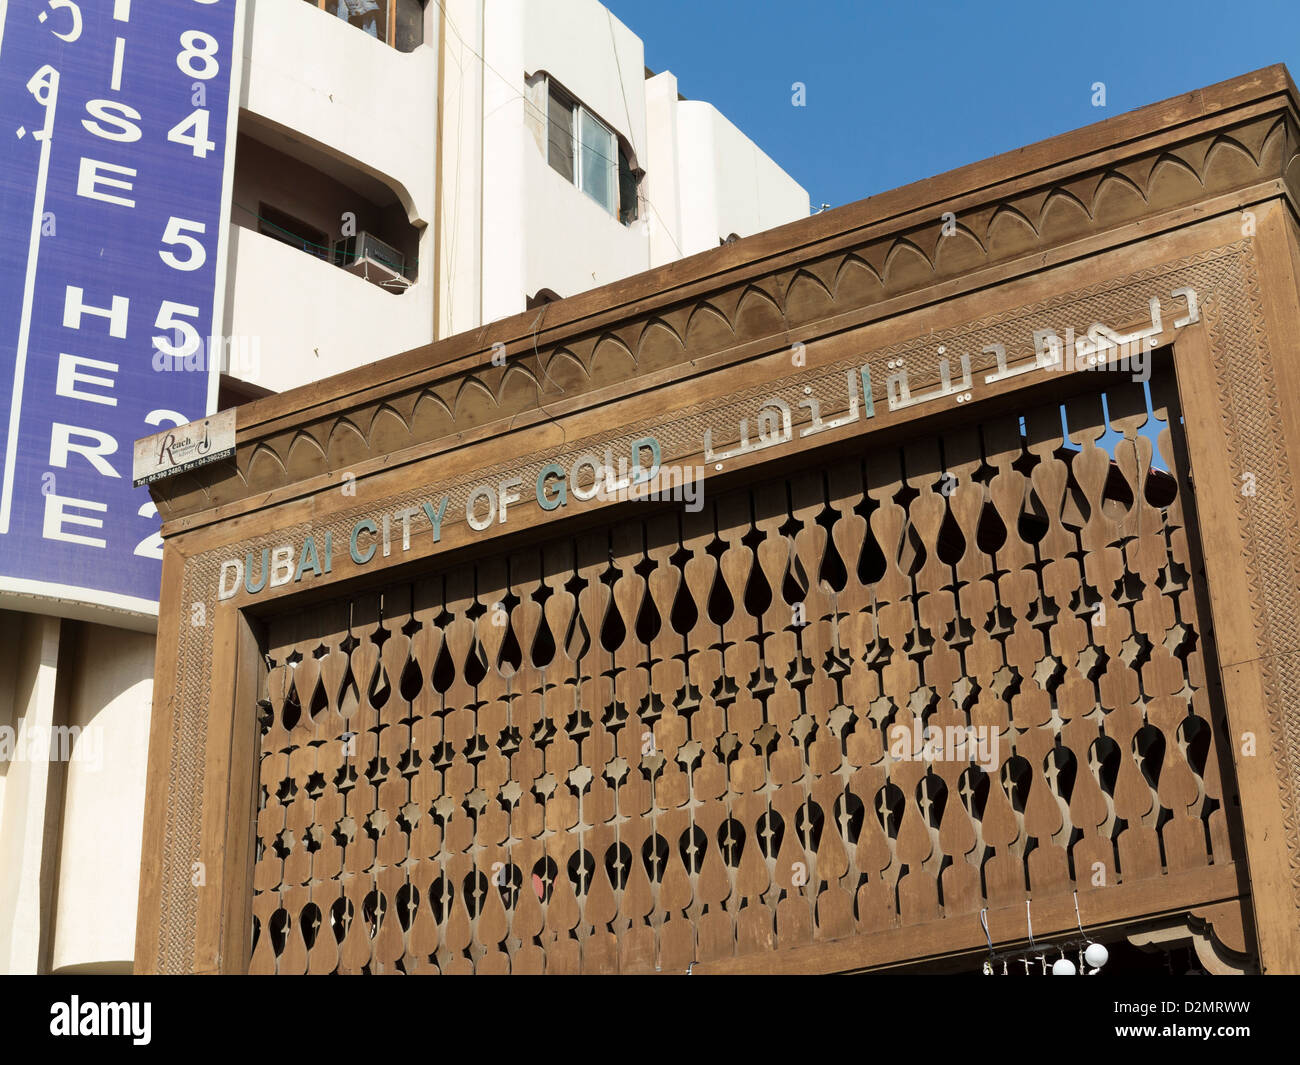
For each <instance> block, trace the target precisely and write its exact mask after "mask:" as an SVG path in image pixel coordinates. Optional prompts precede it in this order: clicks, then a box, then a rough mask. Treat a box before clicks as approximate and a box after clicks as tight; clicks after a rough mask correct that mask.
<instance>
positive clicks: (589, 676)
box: [251, 371, 1238, 973]
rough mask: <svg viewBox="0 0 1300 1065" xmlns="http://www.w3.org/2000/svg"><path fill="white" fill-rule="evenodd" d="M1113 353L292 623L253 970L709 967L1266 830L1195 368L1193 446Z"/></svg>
mask: <svg viewBox="0 0 1300 1065" xmlns="http://www.w3.org/2000/svg"><path fill="white" fill-rule="evenodd" d="M1092 383H1093V386H1094V387H1095V388H1097V389H1098V391H1094V392H1092V393H1091V394H1088V395H1084V396H1080V397H1078V398H1076V399H1073V400H1070V401H1068V402H1067V403H1066V405H1065V416H1064V425H1063V418H1062V410H1061V408H1060V406H1059V405H1057V404H1056V403H1051V404H1048V405H1045V406H1043V407H1041V408H1038V409H1034V410H1030V411H1027V412H1025V413H1024V419H1023V423H1021V421H1020V419H1019V418H1017V417H1015V416H1010V417H1006V418H999V419H992V420H988V421H985V422H983V423H982V424H978V425H972V426H969V427H966V428H964V429H962V430H960V431H955V432H952V433H948V434H945V435H942V436H939V437H936V436H934V435H933V434H928V435H918V437H917V438H916V439H915V440H914V441H913V442H911V443H908V444H906V445H904V446H902V447H898V446H892V447H889V448H884V449H875V448H873V449H871V450H869V451H868V452H867V453H866V454H865V456H864V457H862V458H853V459H848V460H844V461H838V462H836V463H835V464H833V465H830V466H826V467H822V466H818V467H813V468H809V469H807V470H805V471H803V472H802V473H800V474H799V475H797V476H792V477H789V478H784V479H780V480H776V481H774V482H770V483H759V484H756V485H754V486H751V487H747V488H745V489H742V490H736V491H732V492H730V493H728V494H726V495H718V496H716V497H710V496H707V495H706V497H705V500H704V502H705V505H704V507H703V509H702V510H701V511H699V512H697V513H691V512H687V511H683V510H682V509H681V508H680V507H675V508H674V507H672V506H671V505H668V504H654V503H651V504H647V505H645V506H644V508H643V509H642V510H641V512H640V513H636V512H635V511H636V507H635V506H630V507H629V509H630V510H631V511H633V512H632V513H627V512H626V511H625V514H626V519H625V520H624V519H620V520H619V521H618V522H617V523H615V524H611V525H609V526H608V527H606V528H603V529H600V530H597V531H596V532H594V533H589V534H584V535H583V536H582V537H581V538H580V539H579V540H578V541H577V542H571V541H569V540H567V539H561V538H560V537H558V536H557V537H555V538H554V539H553V540H552V541H551V542H549V543H548V544H546V545H544V546H542V547H535V548H530V549H527V550H521V551H518V552H516V553H513V554H509V555H499V556H497V557H493V558H490V559H487V560H485V561H480V562H478V563H475V564H471V565H462V566H457V567H454V568H451V569H448V570H447V571H446V572H441V573H435V574H433V575H432V576H429V577H428V578H427V579H422V580H419V581H417V582H416V583H414V584H413V585H412V584H410V583H406V584H403V585H400V586H395V587H389V588H388V589H387V590H385V591H383V592H382V594H380V593H375V594H371V595H363V596H359V597H357V598H354V599H352V600H350V601H339V602H335V603H333V604H332V605H330V606H327V607H325V608H322V609H320V610H312V611H310V612H309V613H305V614H300V615H290V616H283V617H280V618H279V619H277V620H273V621H272V622H271V623H270V625H269V641H268V642H269V647H268V651H269V656H270V664H271V667H272V668H271V670H270V673H269V678H268V682H269V687H270V691H269V708H267V707H266V704H263V714H262V747H261V769H260V779H261V787H260V800H259V815H258V822H257V860H256V866H255V887H254V890H255V897H254V906H253V909H254V914H255V917H254V940H253V944H254V945H253V956H252V963H251V967H252V969H253V970H254V971H257V972H272V971H276V972H281V973H300V972H304V971H311V972H320V973H328V972H336V971H337V972H358V971H362V972H372V973H378V972H391V971H395V970H404V971H406V972H424V971H447V972H470V971H478V972H504V971H510V970H514V971H541V970H548V971H560V972H573V971H579V970H581V971H620V970H621V971H644V970H653V969H654V968H656V967H661V968H662V969H664V970H674V969H675V970H685V969H687V967H688V966H690V964H691V963H692V961H695V960H699V961H705V960H710V959H716V958H720V957H731V956H741V957H743V956H745V955H750V954H755V953H756V952H764V951H769V950H772V949H774V948H778V947H789V946H794V945H798V944H802V943H808V942H812V941H815V940H818V939H832V938H837V937H842V936H846V935H851V934H854V933H869V932H871V931H873V930H878V929H884V928H890V927H897V926H899V925H900V924H901V925H911V924H919V923H922V922H926V921H931V920H934V919H937V918H940V917H943V916H952V915H954V914H964V913H972V912H974V911H977V910H978V909H980V908H981V907H983V906H986V905H987V906H990V907H995V906H999V905H1006V904H1008V903H1013V902H1015V901H1017V900H1020V899H1023V898H1025V897H1026V893H1027V891H1028V890H1031V889H1032V892H1033V895H1034V897H1035V898H1040V897H1043V896H1044V895H1050V894H1052V893H1053V892H1056V891H1059V892H1061V893H1068V892H1069V891H1071V890H1072V889H1074V888H1076V887H1077V888H1078V889H1079V890H1080V892H1081V893H1082V892H1085V891H1088V890H1092V889H1093V887H1094V885H1095V884H1096V883H1097V880H1098V878H1099V877H1100V876H1104V877H1105V878H1106V882H1107V883H1116V882H1119V881H1121V880H1122V881H1123V882H1125V883H1129V882H1133V881H1139V880H1142V879H1144V878H1149V877H1156V876H1158V875H1160V874H1161V873H1162V871H1170V872H1173V871H1179V870H1187V869H1193V868H1196V867H1201V866H1205V865H1208V864H1211V863H1224V862H1228V861H1231V860H1233V850H1234V849H1235V848H1236V847H1237V846H1238V844H1237V842H1236V831H1235V829H1234V830H1233V831H1232V832H1231V833H1230V831H1229V823H1228V813H1227V809H1228V807H1227V803H1226V799H1225V790H1230V789H1231V788H1232V783H1231V780H1230V779H1228V778H1227V777H1226V776H1224V777H1221V775H1220V758H1219V754H1218V753H1217V751H1218V750H1221V749H1222V741H1221V739H1220V740H1219V741H1218V742H1217V743H1216V736H1215V732H1216V729H1217V728H1219V727H1221V725H1220V717H1219V715H1220V711H1219V710H1218V709H1217V703H1216V702H1215V701H1214V700H1213V699H1212V697H1211V692H1210V690H1208V689H1207V684H1206V673H1205V668H1206V667H1205V663H1204V661H1203V653H1204V652H1205V642H1206V636H1207V633H1206V630H1205V628H1204V627H1203V622H1202V614H1201V613H1200V611H1199V610H1198V605H1197V580H1198V577H1197V571H1198V568H1199V562H1198V555H1197V552H1196V549H1195V546H1194V544H1191V545H1189V535H1188V530H1187V529H1186V527H1185V515H1184V509H1183V500H1184V499H1185V498H1186V482H1185V479H1184V472H1183V471H1185V470H1186V462H1185V453H1184V451H1183V448H1182V444H1181V428H1180V427H1179V425H1178V419H1177V416H1176V411H1177V403H1176V397H1175V390H1174V385H1173V379H1172V372H1171V371H1162V372H1158V373H1157V374H1156V376H1155V377H1154V378H1153V380H1152V382H1151V385H1150V397H1151V398H1152V400H1153V409H1154V416H1155V417H1156V418H1157V419H1159V422H1158V423H1157V425H1156V428H1158V429H1159V436H1158V450H1159V455H1160V457H1161V459H1162V460H1163V464H1164V465H1165V466H1167V468H1168V470H1169V471H1170V472H1169V473H1164V472H1161V471H1159V470H1153V469H1152V468H1151V462H1152V452H1153V449H1152V443H1151V439H1150V438H1149V437H1150V436H1154V435H1155V434H1154V433H1153V432H1152V430H1151V427H1147V428H1146V429H1145V430H1144V429H1143V427H1144V425H1145V424H1146V422H1147V419H1148V413H1147V411H1148V405H1147V394H1146V393H1145V392H1144V389H1143V387H1142V386H1141V385H1140V384H1132V383H1129V382H1127V381H1124V382H1123V383H1121V384H1118V385H1116V384H1113V383H1112V382H1110V381H1109V380H1108V381H1107V383H1106V385H1105V386H1104V387H1105V388H1106V392H1105V395H1104V398H1105V400H1106V402H1107V404H1108V405H1107V407H1106V408H1103V405H1102V403H1103V394H1102V392H1101V391H1100V388H1101V387H1103V386H1102V385H1101V383H1100V379H1097V380H1096V381H1094V382H1092ZM1170 411H1173V412H1175V417H1174V422H1173V426H1174V428H1173V431H1172V432H1171V430H1170V428H1169V412H1170ZM1107 414H1108V418H1107ZM1066 427H1068V434H1067V432H1066ZM1108 429H1109V430H1111V432H1108ZM1116 434H1118V435H1116ZM1099 443H1101V444H1102V445H1103V446H1098V445H1099ZM557 528H560V529H563V526H558V527H557ZM801 615H802V616H801ZM918 715H919V716H920V717H921V719H922V720H923V721H924V723H925V725H927V726H930V727H931V728H933V729H941V728H942V729H946V728H948V727H954V726H961V727H966V726H971V727H974V728H975V729H976V730H978V731H977V732H976V733H975V734H974V735H975V736H976V738H977V739H979V738H980V737H982V742H983V746H982V747H981V746H980V744H979V743H978V742H977V743H976V744H974V745H970V746H968V748H967V749H966V751H965V752H963V753H964V755H965V757H964V758H962V759H960V760H955V759H953V758H952V757H951V754H952V751H951V749H949V750H948V752H947V753H946V754H943V755H941V756H939V757H933V758H930V759H927V758H926V757H925V752H924V751H919V752H914V754H915V755H916V756H915V757H912V758H906V757H901V756H902V755H903V754H905V753H906V751H907V750H908V749H910V747H911V742H910V741H909V742H908V744H907V746H906V747H900V746H899V745H898V744H896V743H894V742H893V740H894V737H895V736H896V735H897V731H896V729H897V727H898V726H906V727H907V728H908V730H909V732H910V731H911V730H912V729H913V721H914V718H916V717H917V716H918ZM349 734H353V738H352V739H351V740H350V741H349V739H348V736H349ZM948 735H949V736H951V735H953V733H951V732H949V733H948ZM891 748H893V749H892V750H891ZM931 753H932V754H933V753H935V752H934V751H932V752H931ZM993 755H996V758H995V759H994V758H993V757H992V756H993ZM981 761H983V762H985V764H989V763H991V770H990V771H988V772H986V771H985V770H984V769H982V768H980V765H979V764H977V763H979V762H981ZM1230 834H1231V836H1232V840H1231V842H1230Z"/></svg>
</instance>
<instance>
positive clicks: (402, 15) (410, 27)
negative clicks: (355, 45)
mask: <svg viewBox="0 0 1300 1065" xmlns="http://www.w3.org/2000/svg"><path fill="white" fill-rule="evenodd" d="M425 2H426V0H307V3H309V4H311V6H312V7H317V8H320V9H321V10H322V11H328V12H329V13H330V14H331V15H336V16H337V17H338V18H341V19H343V21H345V22H346V23H348V25H350V26H355V27H356V28H357V29H359V30H361V31H362V32H363V33H367V34H369V35H370V36H371V37H374V38H375V39H376V40H380V41H383V42H384V43H385V44H388V45H392V47H394V48H396V49H397V50H398V51H399V52H413V51H415V49H416V48H418V47H419V46H420V45H421V44H423V43H424V5H425Z"/></svg>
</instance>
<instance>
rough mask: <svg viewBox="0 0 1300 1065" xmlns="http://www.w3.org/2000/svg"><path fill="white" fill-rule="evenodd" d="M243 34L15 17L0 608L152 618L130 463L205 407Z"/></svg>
mask: <svg viewBox="0 0 1300 1065" xmlns="http://www.w3.org/2000/svg"><path fill="white" fill-rule="evenodd" d="M3 7H4V5H3V4H2V3H0V8H3ZM241 20H242V8H241V3H240V0H75V2H74V0H9V3H8V7H7V12H6V13H5V14H4V17H3V26H2V27H0V226H2V227H3V228H2V229H0V233H3V240H4V244H3V250H2V251H0V592H5V591H8V592H22V593H28V594H35V595H38V596H49V597H54V598H60V599H70V600H74V601H77V602H80V603H86V604H94V605H99V606H103V607H110V608H116V609H125V610H128V611H133V612H136V613H140V614H149V613H153V612H155V611H156V609H157V606H156V604H157V600H158V591H159V582H160V578H161V559H162V541H161V538H160V536H159V532H158V529H159V520H158V516H157V511H156V510H155V508H154V506H153V503H152V502H151V501H150V499H149V493H148V491H147V490H146V489H144V488H133V487H132V485H131V459H132V447H133V443H134V441H135V440H136V439H137V438H139V437H144V436H149V435H151V434H153V433H156V432H158V431H159V430H161V429H165V428H167V427H168V426H171V425H178V424H183V423H185V422H188V421H192V420H194V419H197V418H202V417H204V416H205V415H207V414H209V413H211V412H212V411H213V410H214V409H215V405H216V389H217V380H218V374H219V372H220V354H221V344H220V341H219V340H217V339H215V338H214V334H216V333H218V332H220V330H221V329H222V323H221V322H220V320H219V318H218V317H217V316H218V315H219V313H220V300H221V296H222V293H223V292H224V287H225V285H224V281H225V279H224V277H223V273H224V269H225V264H224V257H225V245H226V242H225V231H226V226H227V206H226V205H227V204H228V202H229V195H230V192H229V181H230V170H231V161H232V160H233V154H234V153H233V150H232V149H233V144H231V143H230V142H231V138H232V136H233V121H232V119H233V115H232V113H231V104H230V101H231V90H232V86H234V85H235V84H236V81H235V78H234V77H233V76H232V75H233V73H234V72H235V71H236V70H237V68H238V60H239V56H238V53H237V44H238V35H237V33H236V28H237V26H239V25H240V24H241Z"/></svg>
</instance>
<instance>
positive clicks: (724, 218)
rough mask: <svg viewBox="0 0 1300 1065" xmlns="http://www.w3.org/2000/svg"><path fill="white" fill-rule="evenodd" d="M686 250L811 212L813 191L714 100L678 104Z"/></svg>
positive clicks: (688, 252) (685, 252)
mask: <svg viewBox="0 0 1300 1065" xmlns="http://www.w3.org/2000/svg"><path fill="white" fill-rule="evenodd" d="M677 129H678V138H679V148H678V170H677V174H678V184H679V187H680V188H681V189H682V200H681V203H682V214H681V219H682V231H681V250H682V254H683V255H694V254H695V253H696V252H701V251H708V250H709V249H710V248H716V247H717V246H718V242H719V241H720V240H724V239H725V238H726V237H728V236H729V235H730V234H732V233H735V234H736V235H737V236H741V237H747V236H750V235H752V234H754V233H761V232H762V231H763V230H765V229H771V228H773V227H774V226H778V225H781V224H783V223H785V222H790V221H793V220H794V219H796V218H804V217H806V216H807V215H808V208H809V201H808V193H807V192H806V191H805V190H804V189H803V188H802V187H801V186H800V185H799V184H798V183H797V182H796V181H795V180H794V179H793V178H792V177H790V175H789V174H787V173H786V172H785V171H784V170H782V169H781V168H780V167H779V166H777V165H776V163H775V162H773V161H772V159H771V158H770V157H769V156H768V155H767V154H766V153H764V152H763V151H762V150H761V149H760V148H759V147H758V146H757V145H756V144H755V143H754V142H753V141H751V140H750V139H749V138H748V137H746V136H745V135H744V134H743V133H741V132H740V130H738V129H737V128H736V127H735V126H733V125H732V124H731V123H730V122H729V121H727V119H726V118H724V117H723V116H722V115H721V114H720V113H719V112H718V109H717V108H715V107H714V106H713V105H712V104H707V103H703V102H701V101H699V100H683V101H681V102H680V103H679V104H678V105H677Z"/></svg>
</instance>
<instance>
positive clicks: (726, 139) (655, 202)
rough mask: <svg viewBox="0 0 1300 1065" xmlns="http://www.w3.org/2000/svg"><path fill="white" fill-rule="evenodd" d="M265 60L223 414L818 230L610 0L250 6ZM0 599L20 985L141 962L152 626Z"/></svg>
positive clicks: (238, 223) (5, 779)
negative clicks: (638, 281)
mask: <svg viewBox="0 0 1300 1065" xmlns="http://www.w3.org/2000/svg"><path fill="white" fill-rule="evenodd" d="M3 12H4V5H3V3H2V2H0V18H2V17H3ZM242 60H243V62H242V73H241V74H240V77H239V79H238V82H237V87H236V89H235V90H234V91H235V92H236V93H237V94H238V107H239V111H238V122H237V142H236V146H235V152H234V177H233V183H232V185H231V187H232V195H231V200H232V202H231V205H230V229H229V235H228V257H227V263H226V268H225V271H224V284H225V299H224V306H225V310H224V320H223V322H222V329H223V332H224V337H225V338H226V344H225V345H223V346H224V347H225V348H226V350H225V352H224V356H223V357H224V358H225V359H226V364H225V365H224V367H223V368H224V370H225V372H224V373H223V374H222V376H221V390H220V399H219V406H222V407H225V406H230V405H233V404H235V403H238V402H242V401H244V400H246V399H248V398H251V397H255V396H258V395H262V394H264V393H265V392H267V391H282V390H285V389H288V388H291V387H295V386H297V385H301V384H304V383H308V382H310V381H313V380H316V379H319V378H322V377H326V376H329V375H331V374H335V373H338V372H340V371H343V370H347V369H350V368H353V367H355V366H357V365H360V364H363V363H366V362H370V361H373V360H375V359H378V358H382V357H385V356H388V355H394V354H397V353H398V352H401V351H406V350H408V349H411V348H414V347H418V346H420V345H423V344H427V343H430V342H431V341H433V340H435V339H438V338H441V337H444V336H449V335H452V334H454V333H459V332H463V331H465V330H468V329H473V328H475V327H477V326H479V325H482V324H484V323H487V322H491V321H495V320H497V319H500V318H502V317H505V316H508V315H511V314H516V313H518V312H521V311H525V310H527V309H529V308H532V307H537V306H539V305H541V304H544V303H546V302H548V301H551V300H554V299H559V298H564V297H567V296H571V295H574V294H575V293H578V292H581V291H584V290H587V289H591V288H594V287H597V286H600V285H603V284H606V283H609V282H613V281H617V280H619V279H620V278H623V277H627V276H629V275H632V274H636V273H639V272H641V271H643V270H646V269H649V268H651V267H655V266H659V265H662V264H664V263H667V262H671V261H673V260H676V259H679V258H682V257H684V256H687V255H691V254H694V253H696V252H702V251H706V250H708V249H710V248H715V247H717V246H718V244H719V243H721V242H725V241H727V240H729V239H733V238H736V237H745V236H748V235H750V234H753V233H756V232H760V231H762V230H765V229H769V228H771V227H773V226H776V225H780V224H782V223H785V222H789V221H792V220H794V219H797V218H801V217H804V216H806V215H807V214H808V209H809V199H808V194H807V193H806V192H805V191H804V190H803V189H802V188H801V187H800V186H799V185H798V184H797V183H796V182H795V181H794V180H792V179H791V178H790V177H789V176H788V175H787V174H786V173H785V172H784V171H783V170H781V168H780V167H779V166H778V165H777V164H776V163H775V162H773V161H772V160H771V159H770V158H768V156H766V155H765V154H764V153H763V152H762V151H761V150H760V149H759V148H758V147H757V146H756V145H755V144H754V143H753V142H752V141H750V140H749V139H748V138H747V137H746V136H745V135H744V134H743V133H742V132H741V131H739V130H738V129H737V128H736V127H735V126H734V125H732V124H731V123H730V122H728V121H727V119H726V118H725V117H723V116H722V115H721V114H719V113H718V111H717V110H716V109H715V108H713V107H712V106H710V105H709V104H707V103H703V102H700V101H694V100H688V99H685V98H684V97H683V96H682V95H681V93H680V92H679V90H678V84H677V79H676V78H675V77H674V76H673V75H672V74H671V73H668V72H662V73H658V74H654V73H652V72H651V71H649V70H648V69H647V68H646V66H645V59H644V54H643V46H642V42H641V41H640V40H639V39H638V38H637V37H636V35H635V34H634V33H633V32H632V30H630V29H629V28H628V27H626V26H624V25H623V24H622V23H621V22H619V20H618V19H616V18H615V17H614V16H613V15H612V14H611V13H610V12H609V11H608V10H607V9H605V8H604V7H603V6H601V5H600V4H599V3H597V2H596V0H246V4H245V7H244V17H243V27H242ZM0 62H3V53H0ZM232 104H233V100H232ZM0 607H2V608H3V609H0V639H3V641H4V646H5V647H6V648H8V653H7V654H6V655H4V656H3V657H2V658H0V971H4V972H71V971H110V972H112V971H129V970H130V968H131V965H132V958H133V951H134V937H135V919H136V902H137V891H138V885H139V879H140V876H141V870H140V833H141V823H142V816H143V807H144V788H145V766H146V759H147V743H148V734H149V714H150V701H151V697H152V674H153V662H154V649H153V643H154V638H153V629H154V627H155V620H154V618H153V617H151V616H150V615H149V614H148V613H147V612H135V613H129V612H124V611H119V612H117V613H107V612H106V611H105V610H104V609H102V608H99V607H94V608H92V607H90V606H88V605H84V604H79V603H77V602H75V601H70V600H67V599H65V600H62V601H54V600H50V599H40V598H36V597H31V598H28V599H23V598H22V597H20V596H18V595H15V594H5V595H4V596H3V597H0ZM45 735H52V736H53V737H54V740H53V746H54V748H55V750H54V751H53V752H51V753H50V754H49V756H46V754H45V752H44V747H48V746H49V745H44V747H43V745H42V742H41V741H40V740H39V737H42V736H45ZM60 746H62V747H63V748H64V749H62V750H60V749H59V748H60ZM146 875H147V873H146Z"/></svg>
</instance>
